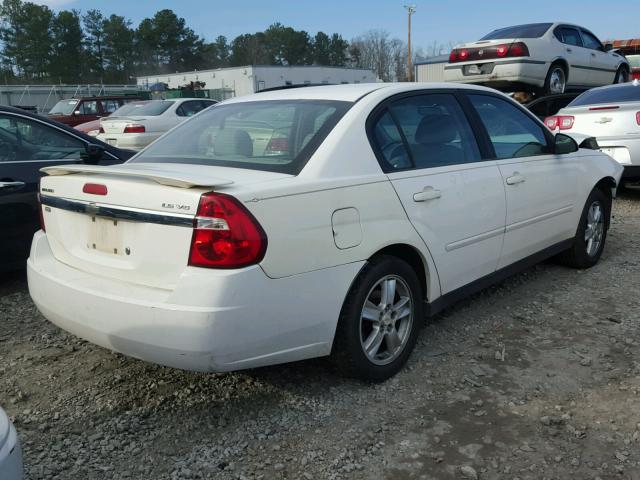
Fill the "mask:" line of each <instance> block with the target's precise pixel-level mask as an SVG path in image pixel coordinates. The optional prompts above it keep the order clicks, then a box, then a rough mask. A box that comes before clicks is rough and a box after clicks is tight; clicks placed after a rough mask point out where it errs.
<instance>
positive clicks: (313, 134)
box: [132, 100, 352, 175]
mask: <svg viewBox="0 0 640 480" xmlns="http://www.w3.org/2000/svg"><path fill="white" fill-rule="evenodd" d="M351 105H352V103H350V102H337V101H327V100H277V101H258V102H242V103H232V104H229V105H224V104H223V105H218V106H215V107H213V108H209V109H207V110H204V111H203V112H202V113H200V114H199V115H197V116H195V117H193V118H192V119H191V120H188V121H186V122H184V123H183V124H181V125H180V126H179V127H178V128H176V129H174V130H173V131H171V132H170V133H168V134H167V135H165V136H164V137H162V138H161V139H160V140H158V141H156V142H154V143H153V144H151V145H150V146H149V147H147V148H146V149H145V150H144V151H143V152H142V153H141V154H140V155H139V156H137V157H136V158H135V159H133V160H132V162H153V163H190V164H200V165H217V166H223V167H235V168H247V169H253V170H266V171H270V172H280V173H288V174H294V175H295V174H297V173H299V172H300V170H302V168H303V167H304V165H305V164H306V163H307V161H308V160H309V158H310V157H311V155H312V154H313V152H315V150H316V149H317V148H318V146H319V145H320V144H321V143H322V141H323V140H324V139H325V138H326V136H327V135H328V134H329V132H330V131H331V129H333V127H334V126H335V125H336V123H338V121H339V120H340V118H342V116H343V115H344V114H345V112H346V111H347V110H348V109H349V108H350V107H351Z"/></svg>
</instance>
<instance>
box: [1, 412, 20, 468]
mask: <svg viewBox="0 0 640 480" xmlns="http://www.w3.org/2000/svg"><path fill="white" fill-rule="evenodd" d="M0 474H1V475H0V478H2V480H22V478H23V467H22V450H21V449H20V441H19V440H18V434H17V433H16V429H15V428H14V427H13V425H9V436H8V437H7V439H6V440H5V443H4V445H0Z"/></svg>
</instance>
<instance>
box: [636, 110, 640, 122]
mask: <svg viewBox="0 0 640 480" xmlns="http://www.w3.org/2000/svg"><path fill="white" fill-rule="evenodd" d="M636 123H637V124H638V125H640V112H636Z"/></svg>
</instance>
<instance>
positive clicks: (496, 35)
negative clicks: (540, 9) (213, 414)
mask: <svg viewBox="0 0 640 480" xmlns="http://www.w3.org/2000/svg"><path fill="white" fill-rule="evenodd" d="M551 25H553V24H552V23H529V24H527V25H516V26H515V27H506V28H499V29H498V30H494V31H493V32H491V33H490V34H488V35H485V36H484V37H482V38H481V39H480V40H500V39H503V38H540V37H541V36H543V35H544V34H545V33H547V30H549V28H550V27H551Z"/></svg>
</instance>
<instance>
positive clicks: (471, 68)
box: [462, 63, 494, 75]
mask: <svg viewBox="0 0 640 480" xmlns="http://www.w3.org/2000/svg"><path fill="white" fill-rule="evenodd" d="M493 66H494V64H493V63H477V64H474V65H465V66H464V67H462V73H463V74H464V75H489V74H490V73H491V72H493Z"/></svg>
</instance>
